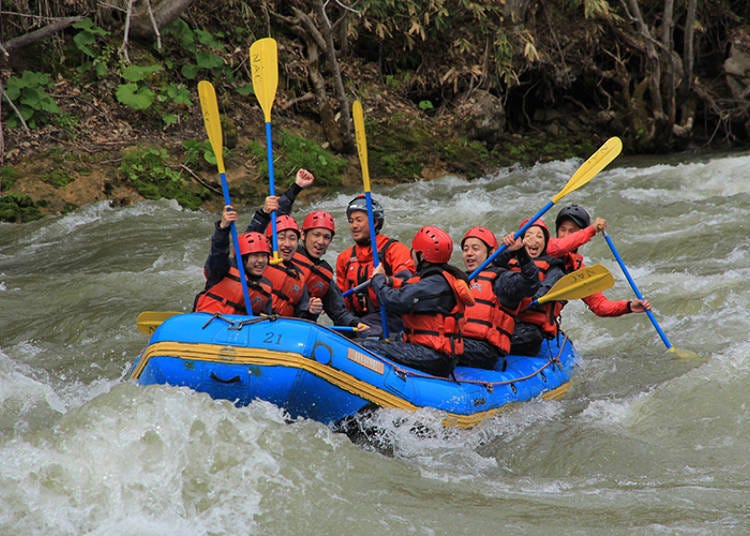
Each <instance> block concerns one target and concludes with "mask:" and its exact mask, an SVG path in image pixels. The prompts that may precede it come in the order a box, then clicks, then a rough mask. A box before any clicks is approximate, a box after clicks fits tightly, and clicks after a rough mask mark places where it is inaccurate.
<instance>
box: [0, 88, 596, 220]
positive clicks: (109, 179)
mask: <svg viewBox="0 0 750 536" xmlns="http://www.w3.org/2000/svg"><path fill="white" fill-rule="evenodd" d="M61 89H63V90H64V88H61ZM380 94H381V98H380V99H379V100H380V101H386V103H387V104H386V105H384V106H382V107H379V106H378V105H377V103H374V104H373V105H371V106H367V103H365V106H366V114H367V116H366V121H367V144H368V152H369V155H370V158H369V165H370V175H371V177H372V180H373V183H374V184H396V183H400V182H408V181H413V180H420V179H433V178H436V177H440V176H444V175H446V174H456V175H458V176H462V177H465V178H468V179H472V178H476V177H480V176H482V175H484V174H486V173H489V172H491V171H494V170H496V169H498V168H501V167H504V166H511V165H514V164H520V165H531V164H533V163H535V162H538V161H542V162H544V161H551V160H562V159H565V158H569V157H580V158H584V157H586V156H588V154H590V152H591V151H593V150H594V149H595V148H596V147H597V146H598V145H599V144H600V143H601V141H603V140H604V139H606V135H604V134H602V135H599V134H595V133H582V132H567V133H566V134H565V135H563V136H561V135H559V133H560V132H561V131H562V130H564V129H561V128H560V127H559V126H557V127H555V128H552V131H554V132H556V133H558V135H556V136H551V135H550V134H548V133H546V132H536V133H533V134H528V135H521V134H512V135H511V134H509V135H506V136H504V137H502V138H501V140H500V142H499V143H497V144H495V145H494V146H492V147H491V148H488V147H487V145H486V144H483V143H481V142H478V141H470V140H467V139H466V138H462V137H461V136H459V135H458V134H457V132H456V131H455V129H454V128H452V125H455V124H456V123H457V122H459V121H461V117H460V116H459V115H458V113H459V112H457V111H456V110H449V109H445V110H441V111H439V112H437V113H435V114H428V113H426V112H424V111H422V110H419V109H418V108H417V107H416V106H414V105H413V103H411V102H410V101H408V100H407V99H402V98H399V97H397V96H395V95H393V94H392V92H390V93H389V92H388V91H387V90H386V89H385V88H380ZM383 95H385V96H383ZM62 97H63V98H60V96H58V100H62V101H63V102H65V101H66V100H67V101H69V102H71V103H72V104H69V105H68V106H69V107H71V108H73V107H75V106H76V104H75V102H74V101H75V98H74V97H73V96H70V97H69V98H67V99H66V98H65V95H62ZM195 100H196V102H195V103H194V106H193V107H192V109H191V110H190V113H189V117H188V118H187V120H185V121H183V122H182V123H181V124H180V125H179V128H173V129H166V130H162V131H153V130H150V129H148V128H139V125H138V124H137V123H135V122H134V123H129V122H127V121H124V120H122V119H111V118H112V117H113V115H114V114H112V112H111V111H106V110H102V111H100V113H98V114H92V115H91V116H89V117H88V118H86V119H85V120H84V121H83V122H82V123H81V124H80V125H77V126H75V127H70V128H62V127H60V126H52V125H48V126H46V127H44V128H42V129H40V130H38V131H30V132H24V131H22V130H21V129H20V128H19V129H14V130H11V131H10V132H8V133H7V134H6V140H10V143H9V144H8V147H7V149H8V150H7V153H6V162H5V165H4V166H2V167H0V191H2V195H3V197H2V198H0V220H1V221H10V222H19V223H20V222H23V221H30V220H33V219H37V218H39V217H42V216H44V215H49V214H61V213H66V212H69V211H71V210H74V209H76V208H78V207H81V206H83V205H86V204H88V203H92V202H97V201H102V200H109V201H110V203H111V204H113V205H116V206H125V205H128V204H130V203H133V202H137V201H139V200H143V199H149V198H150V199H156V198H161V197H166V198H177V199H178V201H180V202H181V204H183V206H188V207H189V208H196V207H197V206H200V207H202V208H206V209H210V210H216V209H218V207H220V206H221V204H222V203H223V197H222V192H221V184H220V181H219V177H218V173H217V170H216V167H215V165H212V164H211V163H209V162H208V161H207V160H206V158H205V157H203V156H202V155H200V157H198V158H196V155H195V153H196V149H195V148H193V147H192V146H191V145H190V143H191V142H192V143H196V144H197V143H201V144H205V139H206V134H205V130H204V128H203V123H202V118H201V116H200V108H199V106H198V104H197V98H196V99H195ZM64 106H65V105H64ZM222 119H223V121H224V123H225V127H226V128H225V132H224V134H225V145H227V147H228V149H227V153H226V154H225V155H224V156H225V162H226V172H227V180H228V183H229V185H230V192H231V195H232V199H233V201H234V202H235V203H236V204H238V205H256V204H258V203H260V202H262V199H263V197H264V196H265V195H267V192H268V174H267V169H266V164H265V160H264V158H262V154H261V153H263V152H264V151H265V136H264V131H263V121H262V117H261V116H260V110H259V109H258V108H257V105H255V106H254V105H253V103H251V102H249V103H248V104H247V106H246V107H242V108H239V109H233V110H231V111H230V112H228V113H227V114H226V115H223V116H222ZM273 129H274V156H275V160H276V163H275V172H276V185H277V188H284V187H285V184H287V183H288V182H290V181H292V180H293V177H294V173H295V172H296V169H298V167H308V168H309V169H311V171H313V173H315V174H316V175H318V174H319V173H321V174H322V177H323V180H320V181H318V184H317V185H316V187H314V188H311V189H310V190H308V191H307V192H305V195H306V196H311V197H316V196H317V197H319V196H322V195H325V194H327V193H331V192H334V191H341V190H344V191H347V190H351V191H356V190H358V189H359V188H361V177H362V175H361V169H360V164H359V160H358V157H357V155H356V154H349V155H337V154H333V153H331V152H330V151H328V147H327V143H326V142H325V136H324V134H323V132H322V131H321V128H320V125H319V124H318V122H317V121H315V120H314V119H311V118H308V117H305V116H302V115H295V114H294V113H293V112H282V113H280V114H279V115H278V117H277V118H275V119H274V121H273ZM290 138H291V139H294V140H306V143H307V144H309V145H303V146H301V147H289V145H290V143H289V142H288V139H290ZM285 140H287V141H286V143H285ZM200 150H205V147H204V146H201V148H200ZM149 160H151V161H152V162H151V163H150V164H149V163H148V162H147V161H149ZM332 163H335V165H333V164H332ZM139 174H140V175H143V174H146V175H148V174H150V175H151V178H153V181H152V184H150V186H152V188H144V187H142V185H140V184H139V182H138V180H135V179H136V176H137V175H139ZM157 175H159V176H161V178H160V179H159V177H156V176H157ZM178 180H179V181H180V182H181V183H182V184H183V185H184V187H183V188H179V189H177V190H174V189H172V187H173V186H174V185H173V183H174V182H175V181H178ZM185 190H187V191H190V192H192V193H193V194H194V198H193V199H191V200H189V201H188V202H185V200H184V199H180V198H179V197H178V194H182V193H184V192H185Z"/></svg>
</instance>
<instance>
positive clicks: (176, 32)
mask: <svg viewBox="0 0 750 536" xmlns="http://www.w3.org/2000/svg"><path fill="white" fill-rule="evenodd" d="M165 34H166V35H169V36H171V37H173V38H174V39H175V40H176V42H177V43H178V44H179V45H180V46H181V47H182V48H183V49H184V50H185V51H187V53H188V54H189V55H190V56H192V59H193V62H185V63H183V64H182V65H181V67H180V73H181V74H182V76H183V77H185V78H186V79H187V80H195V79H197V78H198V76H199V75H200V74H201V71H203V72H204V73H205V74H206V75H209V76H210V77H212V78H224V79H226V80H228V81H232V80H234V73H232V71H231V69H229V68H227V64H226V62H225V61H224V58H223V57H222V54H226V47H225V46H224V45H223V44H222V42H221V39H222V38H223V37H224V35H223V34H222V33H221V32H218V33H216V34H213V33H211V32H207V31H205V30H193V29H192V28H190V26H189V25H188V24H187V22H185V21H184V20H182V19H178V20H176V21H175V22H173V23H172V24H170V25H169V26H168V27H167V28H166V29H165Z"/></svg>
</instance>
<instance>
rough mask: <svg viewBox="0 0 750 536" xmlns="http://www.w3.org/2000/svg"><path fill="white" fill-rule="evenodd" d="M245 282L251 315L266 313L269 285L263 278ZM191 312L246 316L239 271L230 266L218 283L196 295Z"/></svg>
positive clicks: (269, 293) (269, 296) (269, 291)
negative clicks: (251, 309)
mask: <svg viewBox="0 0 750 536" xmlns="http://www.w3.org/2000/svg"><path fill="white" fill-rule="evenodd" d="M246 280H247V290H248V293H249V294H250V304H251V307H252V308H253V314H255V315H259V314H260V313H263V312H265V311H266V307H267V305H268V302H269V301H270V300H271V283H270V282H269V281H268V279H266V278H265V277H260V278H258V279H250V278H246ZM193 310H194V311H198V312H206V313H223V314H236V315H244V314H247V312H246V310H245V295H244V294H243V292H242V283H241V282H240V271H239V270H238V269H237V267H236V266H231V267H230V268H229V271H228V272H227V274H226V275H225V276H224V277H222V278H221V279H220V280H219V282H218V283H216V284H215V285H213V286H212V287H210V288H208V289H206V290H204V291H203V292H201V293H200V294H198V296H197V297H196V298H195V305H194V306H193Z"/></svg>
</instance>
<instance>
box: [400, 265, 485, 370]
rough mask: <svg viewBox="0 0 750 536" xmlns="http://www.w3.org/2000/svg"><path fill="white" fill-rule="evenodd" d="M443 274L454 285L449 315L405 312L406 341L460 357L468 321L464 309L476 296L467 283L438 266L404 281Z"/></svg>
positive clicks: (413, 280) (407, 282)
mask: <svg viewBox="0 0 750 536" xmlns="http://www.w3.org/2000/svg"><path fill="white" fill-rule="evenodd" d="M435 272H438V273H440V275H442V276H443V277H444V278H445V280H446V281H448V284H449V285H450V287H451V293H452V294H453V298H454V300H455V302H456V304H455V305H454V306H453V309H451V311H450V312H449V313H448V314H443V313H406V314H404V315H402V316H401V320H402V321H403V323H404V341H406V342H410V343H414V344H421V345H423V346H426V347H428V348H432V349H433V350H436V351H438V352H442V353H444V354H447V355H450V356H460V355H462V354H463V353H464V339H463V336H462V332H463V328H464V325H465V324H466V320H465V319H464V311H465V310H466V306H467V305H469V304H472V303H473V301H474V298H473V296H472V295H471V291H470V290H469V287H468V286H467V285H466V282H465V281H463V280H461V279H456V277H455V276H453V275H452V274H450V273H448V272H446V271H445V270H442V269H441V268H439V267H437V266H436V267H435V269H434V270H432V269H429V270H426V271H425V272H424V273H423V274H422V275H421V276H420V275H415V276H414V277H412V278H410V279H408V280H407V281H406V282H404V285H408V284H410V283H417V282H418V281H421V279H422V277H426V276H427V275H430V274H433V273H435Z"/></svg>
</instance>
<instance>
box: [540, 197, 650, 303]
mask: <svg viewBox="0 0 750 536" xmlns="http://www.w3.org/2000/svg"><path fill="white" fill-rule="evenodd" d="M606 227H607V221H606V220H605V219H603V218H594V222H593V224H592V223H591V216H589V213H588V212H587V211H586V210H585V209H584V208H583V207H581V206H579V205H568V206H567V207H564V208H563V209H561V210H560V212H559V213H558V214H557V218H555V230H556V234H557V237H556V238H551V239H550V243H549V246H548V248H547V249H548V253H549V254H550V255H553V256H555V257H559V258H562V259H563V261H564V262H565V271H566V272H572V271H574V270H577V269H579V268H581V267H582V266H583V265H584V264H583V255H581V254H580V253H579V252H578V248H579V247H581V246H582V245H583V244H585V243H586V242H588V241H589V240H591V239H592V238H593V237H594V236H595V235H596V233H597V231H603V230H605V229H606ZM583 302H584V303H585V304H586V306H587V307H588V308H589V309H590V310H591V312H593V313H594V314H595V315H597V316H602V317H606V316H622V315H625V314H628V313H643V312H645V311H647V310H650V309H651V304H650V303H649V301H648V300H610V299H609V298H607V297H606V296H605V295H604V294H603V293H601V292H597V293H596V294H592V295H590V296H587V297H586V298H583Z"/></svg>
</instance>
